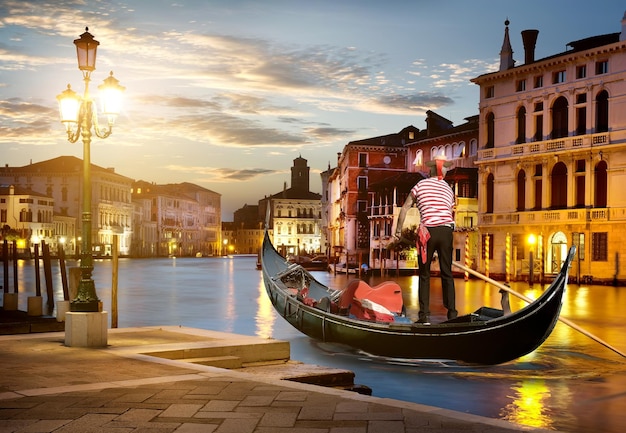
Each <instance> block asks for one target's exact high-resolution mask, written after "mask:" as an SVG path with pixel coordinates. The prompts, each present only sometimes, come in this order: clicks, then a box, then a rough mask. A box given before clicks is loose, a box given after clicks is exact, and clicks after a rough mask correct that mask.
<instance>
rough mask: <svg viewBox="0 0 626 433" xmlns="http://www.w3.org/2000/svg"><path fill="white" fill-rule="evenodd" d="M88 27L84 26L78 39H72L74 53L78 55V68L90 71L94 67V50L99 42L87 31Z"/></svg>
mask: <svg viewBox="0 0 626 433" xmlns="http://www.w3.org/2000/svg"><path fill="white" fill-rule="evenodd" d="M88 30H89V27H85V33H83V34H82V35H80V38H79V39H74V45H76V55H77V56H78V69H80V70H81V71H87V72H91V71H93V70H94V69H96V50H97V49H98V45H100V42H98V41H96V40H95V39H94V38H93V35H92V34H91V33H89V31H88Z"/></svg>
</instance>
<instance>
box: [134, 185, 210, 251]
mask: <svg viewBox="0 0 626 433" xmlns="http://www.w3.org/2000/svg"><path fill="white" fill-rule="evenodd" d="M132 191H133V194H132V199H133V203H134V205H135V215H136V217H137V219H136V221H135V222H134V230H135V231H136V232H137V233H138V234H141V236H137V237H135V238H134V239H133V246H132V248H131V250H132V251H133V252H134V253H135V254H138V255H144V256H160V257H165V256H181V257H195V256H214V255H219V254H221V250H222V245H221V242H222V234H221V217H220V212H221V205H220V195H219V194H217V193H215V192H213V191H210V190H208V189H206V188H202V187H200V186H197V185H193V184H189V183H182V184H167V185H157V184H153V183H149V182H145V181H137V182H135V183H134V184H133V188H132Z"/></svg>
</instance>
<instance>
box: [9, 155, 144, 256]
mask: <svg viewBox="0 0 626 433" xmlns="http://www.w3.org/2000/svg"><path fill="white" fill-rule="evenodd" d="M82 166H83V161H82V160H81V159H79V158H75V157H73V156H60V157H58V158H54V159H50V160H47V161H42V162H37V163H31V164H29V165H26V166H23V167H9V166H8V165H5V166H4V167H3V168H2V169H0V183H2V184H6V185H14V186H15V187H16V188H18V187H19V188H25V189H28V190H31V191H36V192H37V193H39V194H42V195H43V196H45V197H48V198H49V199H51V200H52V201H53V202H54V213H55V215H59V216H60V217H71V218H74V219H75V221H76V227H75V228H76V230H77V232H74V233H73V234H71V240H70V239H69V237H70V233H62V234H58V235H57V234H55V236H60V235H63V236H67V238H68V239H67V241H66V242H68V243H73V244H74V245H80V242H78V239H77V236H78V235H77V233H81V232H82V218H81V215H82V212H83V209H82ZM91 182H92V204H91V215H92V238H93V239H92V247H93V253H94V255H96V256H110V255H111V251H112V249H111V244H112V242H113V235H118V236H119V242H120V244H119V245H120V249H119V251H120V254H123V255H126V254H128V253H129V250H130V240H131V233H132V228H131V220H132V213H133V211H132V204H131V196H130V191H131V186H132V182H133V180H132V179H130V178H128V177H126V176H122V175H120V174H117V173H115V170H114V169H112V168H106V169H105V168H102V167H99V166H97V165H93V164H92V165H91Z"/></svg>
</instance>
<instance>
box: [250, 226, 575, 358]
mask: <svg viewBox="0 0 626 433" xmlns="http://www.w3.org/2000/svg"><path fill="white" fill-rule="evenodd" d="M575 251H576V248H575V247H571V248H570V250H569V253H568V255H567V258H566V260H565V261H564V263H563V266H562V268H561V271H560V272H559V274H558V275H557V276H556V278H555V279H554V281H553V282H552V284H550V286H549V287H548V288H547V289H546V290H545V291H544V293H542V294H541V295H540V296H539V297H538V298H537V299H536V300H535V301H533V302H532V303H530V304H529V305H526V306H525V307H523V308H521V309H519V310H517V311H514V312H509V311H506V312H505V311H504V310H500V309H495V308H490V307H482V308H480V309H478V310H477V311H476V312H474V313H470V314H467V315H463V316H459V317H457V318H455V319H452V320H448V321H446V322H442V323H437V324H435V323H432V324H418V323H413V322H412V321H411V320H409V319H408V318H407V317H406V315H405V311H404V307H403V306H402V305H401V304H400V305H398V296H399V297H400V298H399V299H400V303H401V288H400V287H399V286H398V285H397V284H395V283H394V282H388V283H383V284H381V285H380V286H382V287H378V286H377V287H374V288H372V287H369V286H368V285H367V284H366V283H365V282H363V281H361V280H353V281H351V282H350V283H348V284H347V286H346V287H345V288H344V289H341V290H336V289H331V288H328V287H327V286H325V285H323V284H322V283H320V282H318V281H317V280H316V279H315V278H314V277H313V275H311V274H310V273H309V272H308V271H307V270H306V269H304V268H303V267H302V266H299V265H298V264H295V263H290V262H289V261H287V260H286V259H285V258H284V257H283V256H281V255H280V254H279V253H278V251H277V250H276V249H275V248H274V246H273V245H272V243H271V241H270V238H269V235H268V233H267V232H266V233H265V238H264V240H263V246H262V250H261V262H262V271H263V281H264V285H265V289H266V292H267V295H268V296H269V298H270V300H271V302H272V304H273V306H274V308H275V309H276V311H277V313H278V314H279V315H280V316H282V317H283V318H284V319H285V320H287V321H288V322H289V323H290V324H291V325H292V326H294V327H295V328H296V329H298V330H299V331H300V332H302V333H304V334H305V335H307V336H309V337H311V338H313V339H316V340H321V341H324V342H332V343H340V344H344V345H347V346H350V347H352V348H355V349H358V350H361V351H363V352H366V353H368V354H371V355H376V356H384V357H389V358H404V359H441V360H454V361H458V362H463V363H469V364H483V365H493V364H501V363H505V362H509V361H512V360H515V359H517V358H519V357H521V356H524V355H526V354H528V353H531V352H532V351H534V350H535V349H536V348H538V347H539V346H540V345H541V344H542V343H543V342H544V341H545V340H546V338H548V336H549V335H550V333H551V332H552V330H553V329H554V326H555V324H556V321H557V320H558V318H559V313H560V310H561V304H562V300H563V295H564V292H565V290H566V287H567V281H568V273H569V267H570V265H571V262H572V260H573V258H574V254H575Z"/></svg>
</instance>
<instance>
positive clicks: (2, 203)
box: [0, 185, 74, 257]
mask: <svg viewBox="0 0 626 433" xmlns="http://www.w3.org/2000/svg"><path fill="white" fill-rule="evenodd" d="M73 221H74V220H73V218H69V217H68V218H65V219H63V218H62V217H61V218H58V219H57V218H55V215H54V200H53V199H51V198H50V197H46V196H45V195H43V194H40V193H38V192H35V191H31V190H28V189H25V188H21V187H15V186H14V185H0V226H1V228H2V231H1V234H2V241H5V240H6V241H8V243H9V246H10V248H12V245H13V241H15V243H16V248H17V253H18V255H19V256H20V257H23V256H30V255H31V253H32V252H33V251H32V249H33V247H34V245H37V244H40V243H41V242H42V241H43V242H45V243H46V244H47V245H48V246H49V247H50V251H51V254H56V252H57V248H58V247H59V246H61V247H63V248H65V247H66V246H69V247H70V248H71V245H69V242H67V239H68V238H66V237H64V235H63V234H62V233H60V232H57V230H56V228H57V227H58V226H59V225H60V226H62V228H63V229H70V228H72V225H73ZM73 235H74V233H73V232H72V233H71V235H70V236H73ZM69 239H70V242H71V239H72V238H71V237H69ZM70 251H71V250H70Z"/></svg>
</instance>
